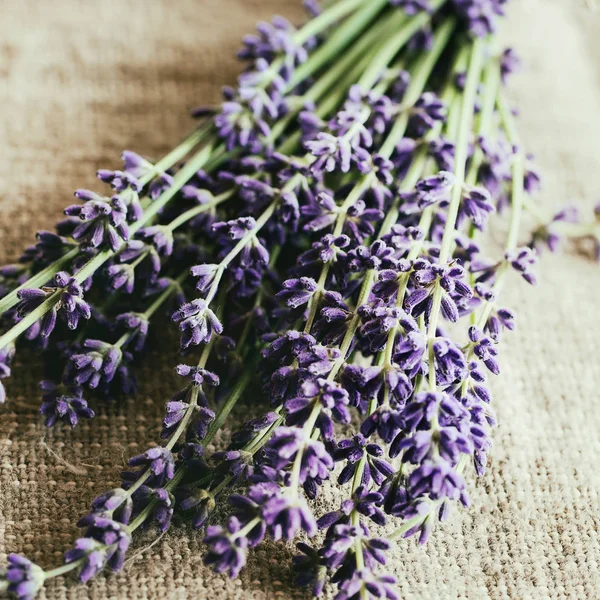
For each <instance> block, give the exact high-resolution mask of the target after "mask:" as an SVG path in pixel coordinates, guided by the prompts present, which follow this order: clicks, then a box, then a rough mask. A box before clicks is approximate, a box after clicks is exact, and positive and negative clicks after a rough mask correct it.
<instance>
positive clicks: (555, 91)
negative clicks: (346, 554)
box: [0, 0, 600, 600]
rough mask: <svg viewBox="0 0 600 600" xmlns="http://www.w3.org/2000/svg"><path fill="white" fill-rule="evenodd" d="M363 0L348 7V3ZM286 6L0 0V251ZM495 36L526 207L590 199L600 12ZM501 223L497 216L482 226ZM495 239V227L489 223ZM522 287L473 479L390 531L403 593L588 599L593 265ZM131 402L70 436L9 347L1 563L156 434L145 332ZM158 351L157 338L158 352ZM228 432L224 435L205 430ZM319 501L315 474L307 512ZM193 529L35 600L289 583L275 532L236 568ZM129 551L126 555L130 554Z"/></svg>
mask: <svg viewBox="0 0 600 600" xmlns="http://www.w3.org/2000/svg"><path fill="white" fill-rule="evenodd" d="M365 1H366V0H365ZM299 4H300V0H293V1H291V0H179V1H178V2H169V1H168V0H96V1H95V2H92V1H87V0H54V1H53V2H44V1H41V0H38V1H34V0H4V1H3V2H2V18H1V19H0V106H1V109H0V127H1V128H2V129H1V131H0V144H1V147H2V160H0V262H2V263H3V262H6V261H8V260H12V259H15V258H16V257H17V256H18V254H19V252H20V250H21V249H22V248H24V247H25V246H26V245H27V244H28V243H29V242H30V240H31V239H32V236H33V233H34V232H35V231H36V230H37V229H39V228H51V226H52V223H53V222H54V220H55V219H56V218H57V217H58V216H59V215H60V212H61V209H62V207H64V206H65V205H67V204H69V203H70V199H71V194H72V191H73V190H74V189H76V188H77V187H82V186H83V187H85V186H89V185H93V183H92V182H93V179H94V172H95V169H97V168H99V167H116V166H117V165H118V157H119V153H120V151H121V150H122V149H124V148H128V149H132V150H135V151H138V152H140V153H142V154H144V155H147V156H150V157H156V158H158V157H160V156H161V155H162V153H164V152H165V151H167V150H168V149H169V148H170V147H172V146H173V145H174V144H175V143H176V142H177V141H178V140H179V139H181V138H182V136H183V135H184V134H185V132H186V131H187V130H188V128H189V127H190V122H189V120H188V118H187V116H186V111H187V110H188V109H189V108H191V107H193V106H195V105H197V104H202V103H207V102H211V101H216V100H217V99H218V97H219V89H220V87H221V86H222V85H223V84H226V83H231V82H233V81H234V78H235V75H236V72H237V69H238V65H237V64H236V63H235V61H234V58H233V55H234V51H235V50H236V49H237V47H238V44H239V40H240V38H241V36H242V35H243V34H244V33H246V32H249V31H251V30H252V28H253V26H254V23H255V22H256V21H257V20H259V19H261V18H263V19H264V18H268V17H269V16H270V15H272V14H274V13H281V14H284V15H286V16H290V17H298V16H299V15H300V11H299V6H298V5H299ZM513 4H514V5H515V6H513V7H512V10H511V11H510V15H509V19H508V21H507V22H506V25H505V29H506V30H507V36H508V37H509V38H510V42H511V43H513V44H514V45H515V46H516V47H517V48H518V50H519V51H520V53H521V55H522V56H523V58H524V61H525V64H526V71H525V73H524V74H523V75H520V76H518V77H517V78H515V80H514V82H513V85H512V87H511V96H512V97H513V98H514V99H515V100H516V102H517V103H518V104H519V106H520V108H521V112H522V119H521V122H522V123H521V125H522V135H523V138H524V140H525V142H526V143H527V145H528V147H529V148H530V149H531V151H532V152H534V153H535V154H536V155H537V159H538V163H539V165H540V167H541V168H542V170H543V172H544V175H545V183H544V192H543V194H542V197H541V200H542V201H543V203H545V204H547V205H549V206H550V207H555V206H557V205H559V204H560V203H563V202H565V201H569V200H573V201H576V202H577V203H578V204H580V206H582V208H583V209H585V210H588V211H591V207H592V206H593V203H594V201H596V200H598V199H600V183H598V177H597V170H598V166H597V165H598V162H597V161H598V157H599V156H600V142H599V140H600V113H599V111H598V109H599V108H600V73H599V71H598V64H599V61H600V43H599V41H598V34H599V33H600V17H599V16H598V14H597V13H596V14H595V15H594V14H593V13H592V12H589V11H588V10H587V9H586V8H585V7H584V2H583V0H582V1H581V5H580V4H579V2H578V1H576V0H520V1H519V2H517V1H516V0H515V1H514V2H513ZM501 230H502V226H499V231H501ZM496 235H497V236H498V235H499V234H496ZM540 280H541V281H540V285H539V286H538V287H537V288H535V289H532V288H530V287H528V286H526V285H525V284H524V283H522V282H521V281H517V279H516V277H515V279H513V280H512V281H511V286H510V290H509V291H508V292H507V294H506V304H507V305H508V306H511V307H514V308H516V309H517V311H518V313H519V327H518V330H517V331H516V332H515V333H514V334H511V335H510V336H507V337H506V342H505V345H504V348H503V350H504V352H503V355H502V376H501V378H499V379H498V380H496V381H495V382H494V391H495V395H496V399H495V401H496V409H497V413H498V417H499V420H500V426H499V428H498V430H497V433H496V444H495V448H494V450H493V453H492V459H491V465H490V469H489V472H488V474H487V475H486V476H485V477H484V478H483V479H481V480H479V481H478V482H477V483H475V482H471V483H472V504H473V506H472V508H471V509H470V510H469V511H457V512H456V513H455V514H454V515H453V518H452V520H451V521H450V522H449V523H447V524H444V525H443V526H440V527H439V528H438V529H437V531H436V532H435V534H434V536H433V539H432V540H431V542H430V543H429V544H428V545H427V546H426V547H419V546H418V545H417V544H416V542H415V541H414V540H410V541H404V542H401V543H400V544H399V546H398V549H397V551H396V552H395V553H394V555H393V561H392V564H391V567H390V569H391V570H392V571H393V572H394V573H395V575H396V576H397V578H398V581H399V589H400V591H401V596H402V597H403V598H410V599H417V598H426V599H437V598H442V599H452V598H469V600H476V599H483V598H494V599H496V598H519V599H521V598H535V599H538V598H539V599H541V598H597V597H600V576H599V574H598V563H599V562H600V542H599V519H600V517H599V512H600V511H599V509H600V504H599V495H600V474H599V471H598V467H597V464H598V457H599V456H600V441H599V440H600V435H599V433H598V432H599V431H600V397H599V394H598V390H599V389H600V367H599V366H598V339H600V320H599V318H598V312H597V306H598V299H597V296H596V294H598V293H600V267H599V266H598V265H597V264H594V263H592V262H591V261H588V260H586V259H584V258H581V257H579V256H577V255H576V253H574V252H570V253H567V254H564V255H559V256H550V257H548V258H547V259H546V260H545V261H544V263H543V265H542V267H541V275H540ZM160 338H161V336H160V335H159V334H158V333H155V334H154V343H153V346H152V347H153V348H154V350H153V351H152V352H151V353H150V355H149V356H148V358H147V360H146V362H145V364H144V365H143V366H141V367H140V368H139V380H140V382H141V385H140V391H139V395H138V396H137V398H135V399H132V400H129V401H125V402H122V403H120V404H118V405H110V406H108V407H106V408H102V407H101V408H100V409H99V410H98V413H99V414H98V416H97V418H96V419H95V420H93V421H92V422H89V423H84V424H83V425H81V426H80V427H79V428H77V429H75V430H74V431H69V430H66V429H60V428H58V429H56V430H50V431H49V430H46V429H45V428H44V426H43V425H42V423H41V421H40V418H39V416H38V414H37V409H38V406H39V394H38V391H37V381H38V380H39V378H40V374H41V368H40V366H39V364H38V363H37V362H36V361H35V359H34V358H33V357H31V356H29V355H27V354H22V355H21V356H20V357H19V358H18V360H17V364H16V368H15V376H14V378H13V379H12V380H11V382H10V383H9V394H10V398H9V401H8V402H7V404H6V405H5V406H3V407H1V408H0V490H1V491H0V564H2V563H4V562H5V560H6V554H7V553H9V552H22V553H25V554H27V555H28V556H29V557H30V558H32V559H33V560H34V561H36V562H39V563H40V564H42V565H44V566H48V567H49V566H53V565H56V564H59V563H60V561H61V558H62V554H63V552H64V551H65V550H67V549H68V548H69V547H70V545H71V543H72V540H73V539H74V538H75V537H76V535H77V528H76V526H75V523H76V521H77V518H78V517H79V516H80V515H82V514H85V511H86V509H87V507H88V506H89V503H90V500H91V499H92V498H93V497H94V496H95V495H97V494H98V493H100V492H102V491H103V490H105V489H108V488H110V487H112V486H115V485H116V484H117V482H118V477H119V475H118V474H119V470H120V469H121V467H122V465H123V464H124V461H125V459H126V457H128V456H131V455H133V454H135V453H137V452H138V451H141V450H143V449H145V447H146V446H147V444H150V443H151V442H152V441H153V440H155V439H156V434H157V429H158V425H159V422H160V419H161V415H162V411H163V405H164V402H165V401H166V399H167V398H168V397H169V393H170V391H172V390H173V389H175V387H176V383H175V377H174V374H173V371H172V367H173V366H174V364H175V361H176V354H175V352H176V345H175V342H174V341H173V342H172V343H171V342H170V343H171V345H170V346H169V345H168V344H167V343H165V344H162V346H163V349H162V350H161V351H160V352H159V351H158V347H159V346H160V345H161V344H159V343H157V341H158V340H160ZM165 346H167V347H168V348H169V351H168V352H167V351H165V350H164V347H165ZM226 439H227V434H226V433H224V434H223V436H221V437H220V438H219V439H217V444H219V443H223V442H224V440H226ZM336 502H337V499H336V497H335V494H334V492H333V491H332V490H331V489H330V488H327V489H326V490H325V493H324V494H323V497H322V498H321V499H320V501H319V504H320V506H319V509H318V510H320V511H323V510H325V509H326V508H327V507H330V506H334V505H335V504H336ZM200 539H201V535H200V534H199V533H196V532H193V531H191V530H190V529H188V528H187V527H185V526H183V525H182V526H175V527H174V528H173V529H172V530H171V531H170V532H169V533H168V534H167V535H165V536H164V537H162V538H161V539H160V540H158V541H157V542H156V543H155V544H153V545H152V547H148V546H149V545H150V544H151V543H152V541H153V540H154V538H153V537H152V536H150V535H146V536H145V537H144V536H142V538H141V539H140V540H139V542H138V543H137V545H136V546H135V548H134V549H133V551H132V552H131V554H130V559H129V560H128V562H127V563H126V566H125V568H124V570H123V572H122V573H121V574H119V575H110V576H109V575H100V576H99V577H97V578H96V579H95V581H94V582H93V583H91V584H90V585H88V586H82V585H79V584H77V583H76V582H75V581H74V580H73V579H70V578H67V579H62V578H59V579H58V580H56V581H53V582H52V583H50V584H49V585H48V586H47V588H46V590H45V591H44V592H43V593H42V594H41V597H43V598H52V599H58V598H94V599H100V598H119V599H133V598H181V599H183V598H194V599H199V600H200V599H204V598H210V599H211V600H233V599H234V598H240V599H241V598H244V599H246V598H247V599H250V598H252V599H256V600H258V599H261V600H267V599H268V600H270V599H272V598H281V599H287V598H304V597H306V596H305V594H303V593H302V592H301V591H299V590H297V589H296V588H294V586H293V583H292V577H291V574H290V570H289V566H288V563H289V559H290V557H291V556H292V553H293V550H292V548H291V547H282V546H281V545H279V546H276V545H273V544H266V545H264V546H263V547H261V548H260V549H258V550H257V551H256V552H254V553H253V554H252V556H251V558H250V561H249V565H248V567H247V569H246V570H245V571H244V572H243V574H242V576H241V578H240V579H239V580H237V581H230V580H228V579H227V578H226V577H224V576H219V575H214V574H212V573H211V572H210V571H209V570H208V569H207V568H205V567H204V566H203V564H202V546H201V544H200ZM142 550H144V551H143V552H141V551H142Z"/></svg>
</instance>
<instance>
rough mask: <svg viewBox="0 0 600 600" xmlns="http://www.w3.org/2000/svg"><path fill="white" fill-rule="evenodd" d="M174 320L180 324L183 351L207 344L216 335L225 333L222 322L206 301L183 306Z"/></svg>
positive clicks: (174, 316)
mask: <svg viewBox="0 0 600 600" xmlns="http://www.w3.org/2000/svg"><path fill="white" fill-rule="evenodd" d="M172 319H173V321H174V322H175V323H178V324H179V329H180V330H181V332H182V336H181V347H182V348H183V349H185V348H188V347H189V346H190V345H194V346H197V345H198V344H207V343H208V342H210V340H211V339H212V336H213V335H214V334H215V333H216V334H221V333H222V332H223V326H222V325H221V322H220V321H219V319H218V318H217V316H216V315H215V313H214V312H213V311H212V310H211V309H210V308H209V307H208V305H207V304H206V302H205V301H204V300H192V301H191V302H189V303H188V304H183V305H182V306H181V307H180V308H179V310H177V311H175V312H174V313H173V317H172Z"/></svg>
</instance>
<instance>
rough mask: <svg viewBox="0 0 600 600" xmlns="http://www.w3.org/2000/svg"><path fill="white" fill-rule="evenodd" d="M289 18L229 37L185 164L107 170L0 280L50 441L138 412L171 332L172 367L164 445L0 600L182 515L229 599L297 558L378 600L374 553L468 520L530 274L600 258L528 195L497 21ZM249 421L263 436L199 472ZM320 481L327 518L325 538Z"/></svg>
mask: <svg viewBox="0 0 600 600" xmlns="http://www.w3.org/2000/svg"><path fill="white" fill-rule="evenodd" d="M306 4H307V8H308V10H309V12H310V14H311V19H310V20H308V21H307V23H306V24H305V25H303V26H301V27H299V28H295V27H293V26H292V25H291V24H290V23H288V22H287V21H285V20H284V19H282V18H275V19H274V20H273V22H272V23H261V24H260V25H259V27H258V33H257V34H256V35H252V36H248V37H246V38H245V39H244V44H243V48H242V50H241V51H240V53H239V56H240V58H241V59H242V60H243V61H244V62H245V63H246V65H247V68H246V70H245V71H244V72H243V73H242V75H241V76H240V78H239V81H238V85H237V86H236V87H235V88H228V89H226V90H225V91H224V98H225V99H224V102H223V104H222V105H221V107H219V108H213V107H202V108H200V109H198V110H197V111H196V113H195V116H196V117H197V118H198V119H200V125H199V126H198V128H197V129H196V130H195V131H194V132H193V133H192V134H191V135H190V136H189V137H188V138H187V139H186V140H185V141H184V142H183V143H182V144H181V145H180V146H178V147H177V148H176V149H175V150H173V152H171V153H170V154H169V155H167V156H166V157H165V158H163V159H162V160H160V161H158V162H156V163H152V162H150V161H148V160H147V159H145V158H143V157H141V156H139V155H138V154H135V153H133V152H130V151H126V152H124V153H123V162H124V165H123V168H122V169H121V170H114V171H109V170H101V171H99V172H98V178H99V179H100V180H101V181H102V182H104V183H106V185H107V192H106V195H100V194H97V193H95V192H91V191H89V190H78V191H77V192H76V193H75V195H76V197H77V199H78V200H79V201H80V202H79V203H77V204H74V205H72V206H69V207H67V208H66V209H65V216H66V219H65V220H64V221H61V222H60V223H58V224H57V226H56V231H55V232H47V231H43V232H39V233H38V235H37V241H36V243H35V245H33V246H31V247H30V248H28V249H27V250H26V251H25V253H24V254H23V256H22V257H21V259H20V260H19V262H18V263H17V264H14V265H7V266H5V267H3V268H1V269H0V380H2V381H0V401H2V402H4V401H5V400H6V401H10V391H11V390H10V381H9V377H10V373H11V370H10V366H11V361H12V359H13V357H14V354H15V351H16V348H17V345H30V346H33V347H34V348H36V349H38V350H39V351H40V352H43V353H44V354H45V355H46V356H47V357H48V361H47V362H48V373H49V377H48V379H46V380H44V381H42V382H41V384H40V387H41V390H42V405H41V409H40V412H41V413H42V415H43V416H44V418H45V423H46V425H48V426H55V425H57V424H67V425H70V426H71V427H75V426H77V424H78V422H79V421H80V420H81V419H92V418H93V417H94V411H93V408H92V407H93V406H94V403H97V402H101V401H102V398H114V397H119V396H122V395H132V394H134V392H135V372H136V363H137V362H139V361H140V360H141V359H142V358H143V351H144V348H145V346H146V345H147V335H148V332H149V329H150V328H151V327H154V326H155V324H156V323H157V321H158V322H159V323H160V317H161V314H162V313H164V312H167V313H168V314H169V316H170V317H171V319H172V321H173V322H174V326H175V325H176V326H177V327H178V329H179V330H180V333H181V351H182V353H183V355H184V357H185V358H184V361H183V362H182V363H181V364H179V365H178V366H176V369H177V373H178V374H179V375H180V376H181V378H182V384H181V389H179V390H177V391H175V392H174V394H173V396H172V397H171V398H170V399H169V401H168V402H167V405H166V414H165V418H164V421H163V428H162V432H161V439H162V440H163V442H162V444H158V445H155V446H152V447H151V448H150V449H148V450H147V451H146V452H144V453H142V454H140V455H138V456H135V457H133V458H131V459H130V460H129V467H130V470H128V471H126V472H124V473H123V478H122V484H121V487H119V488H117V489H114V490H110V491H107V492H105V493H103V494H101V495H100V496H99V497H98V498H96V499H95V500H94V501H93V503H92V507H91V510H90V513H89V514H88V515H86V516H84V517H83V518H82V519H81V520H80V523H79V524H80V526H81V527H82V528H83V534H82V537H80V538H79V539H77V540H76V541H75V543H74V545H73V547H72V548H71V549H70V550H68V551H67V552H66V554H65V561H64V564H62V565H59V566H56V567H55V568H52V567H50V568H47V569H45V568H42V567H40V566H38V565H36V564H34V563H33V562H31V561H30V560H28V559H27V558H25V557H23V556H20V555H15V554H12V555H10V556H9V564H8V567H7V569H6V570H5V571H4V572H3V573H2V574H1V575H0V592H1V591H8V592H9V593H13V594H15V595H16V596H17V597H18V598H20V599H22V600H26V599H29V598H33V597H34V596H35V594H36V593H37V591H38V590H39V589H40V587H41V586H42V585H43V583H44V581H45V580H46V579H50V578H53V577H57V576H62V575H64V574H66V573H68V572H71V571H74V572H76V573H77V574H78V576H79V579H80V580H81V581H83V582H85V581H88V580H89V579H90V578H92V577H94V576H95V575H97V574H98V573H100V572H101V571H102V570H104V569H105V568H108V569H109V570H112V571H117V570H119V569H120V568H121V567H122V566H123V563H124V560H125V557H126V555H127V551H128V549H129V546H130V543H131V540H132V536H133V533H134V532H135V531H136V530H137V529H138V528H140V527H142V526H145V525H149V524H154V526H155V527H156V529H157V530H158V531H159V532H164V531H166V530H167V529H168V528H169V527H170V525H171V520H172V517H173V515H174V514H175V513H177V514H179V515H181V516H182V517H183V518H186V517H187V518H189V519H190V520H191V521H192V523H193V525H194V527H196V528H198V529H203V530H204V536H205V537H204V541H205V544H206V554H205V560H206V562H207V563H208V564H209V565H212V566H213V568H214V569H215V570H217V571H219V572H227V573H228V574H229V575H231V576H232V577H235V576H237V574H238V573H239V572H240V570H241V569H242V568H243V567H244V565H245V562H246V556H247V554H248V552H249V551H250V549H251V548H254V547H256V546H257V545H259V544H260V543H261V542H262V541H263V540H264V539H265V537H267V536H268V537H270V538H272V539H274V540H284V541H291V540H294V539H296V538H298V537H300V536H302V539H303V540H304V541H301V542H299V543H298V550H299V554H298V556H297V557H296V558H295V559H294V569H295V570H296V571H297V575H298V583H299V584H300V585H303V586H308V587H310V589H311V590H312V593H313V594H314V595H316V596H318V595H320V594H321V592H322V591H323V589H324V587H325V586H326V585H331V586H334V587H335V589H336V590H337V591H336V596H335V597H336V599H338V600H348V599H357V600H359V599H367V598H389V599H394V598H399V595H398V592H397V591H396V590H395V587H394V579H393V577H392V576H390V575H388V574H386V572H385V564H386V552H387V551H388V550H389V548H390V547H391V545H392V544H394V543H400V542H401V540H402V539H403V538H406V537H410V536H417V538H418V540H419V542H421V543H425V542H426V541H427V539H428V538H429V537H430V535H431V532H432V530H433V528H434V526H435V525H436V523H437V522H438V521H444V520H445V519H447V518H448V517H449V515H450V513H451V510H452V507H453V506H454V505H455V504H457V503H458V504H460V505H463V506H468V505H469V497H468V491H467V482H468V481H469V479H470V478H471V477H472V473H473V471H474V472H475V474H476V475H478V476H482V475H483V474H484V472H485V468H486V462H487V454H488V453H489V451H490V448H491V431H492V429H493V427H494V425H495V417H494V413H493V409H492V407H491V402H492V395H491V392H490V389H489V387H488V385H487V379H488V377H489V375H490V374H492V375H498V373H499V366H498V361H497V355H498V343H499V341H500V338H501V336H502V335H503V333H504V332H505V331H506V330H509V331H510V330H512V329H513V328H514V326H515V315H514V314H513V312H512V311H511V310H510V309H509V308H506V307H504V306H503V305H502V303H501V292H502V290H503V287H504V286H505V285H506V283H507V282H508V280H509V278H510V276H511V273H516V274H517V275H520V276H521V277H522V278H523V279H524V280H525V281H526V282H527V283H528V284H535V283H536V277H535V264H536V262H537V260H538V253H539V250H540V249H541V248H542V247H544V246H547V247H549V248H550V250H553V251H554V250H556V249H557V248H558V246H559V244H560V241H561V239H562V238H563V237H566V236H568V237H580V238H585V239H586V240H591V243H592V245H593V247H594V249H595V251H596V253H597V254H598V253H599V250H598V249H599V248H600V241H599V240H600V223H599V220H598V219H596V220H594V221H593V222H591V223H582V222H580V219H579V217H578V215H577V214H576V213H575V211H573V210H572V209H564V210H562V211H561V212H560V213H558V214H557V215H555V216H553V217H550V218H548V217H547V216H546V214H545V211H544V210H543V209H541V208H539V207H538V205H537V204H536V203H535V202H534V201H533V199H532V196H533V195H534V193H535V192H536V191H537V190H538V188H539V185H540V178H539V175H538V174H537V172H536V170H535V168H534V167H533V165H532V157H531V156H530V155H528V154H527V153H526V151H525V149H524V148H523V146H522V143H521V141H520V139H519V134H518V128H517V124H516V119H515V115H514V111H513V110H512V109H511V107H510V105H509V103H508V101H507V99H506V96H505V91H504V84H505V83H506V80H507V79H508V77H509V75H510V73H511V72H513V71H514V70H515V69H516V68H517V67H518V65H519V61H518V58H517V56H516V54H515V53H514V52H513V51H512V50H504V51H503V50H502V49H501V48H499V47H498V42H497V40H496V36H495V32H496V28H497V26H498V24H499V18H500V17H501V15H502V14H503V7H504V4H505V2H503V1H502V0H477V1H475V0H368V1H367V0H336V1H334V2H328V3H327V4H326V6H324V7H323V8H322V9H321V8H320V7H319V6H318V5H317V3H316V2H306ZM494 213H497V214H498V217H499V218H497V217H496V216H493V215H494ZM525 213H530V214H531V215H533V217H534V219H535V220H536V222H537V224H536V225H535V226H534V227H533V228H531V229H530V230H529V231H526V230H525V227H524V222H525V219H524V215H525ZM597 213H598V215H600V210H598V211H597ZM492 220H493V223H494V227H495V228H497V229H498V231H500V232H502V235H503V238H504V242H503V248H502V250H501V251H499V252H498V251H496V250H492V251H491V252H490V251H489V250H488V248H489V246H490V245H489V244H488V243H486V242H487V240H488V239H489V236H490V227H489V226H490V222H492ZM504 222H507V224H508V225H507V226H505V225H503V223H504ZM57 357H58V358H57ZM174 366H175V365H174ZM50 375H51V376H50ZM3 382H5V383H6V389H5V387H4V384H3ZM257 383H258V384H259V385H256V384H257ZM257 389H260V390H262V397H258V398H257V392H256V390H257ZM259 396H260V394H259ZM238 402H247V404H248V406H247V410H248V411H249V412H251V414H252V418H251V419H250V420H249V421H248V422H247V423H246V424H245V425H244V426H243V427H241V428H240V429H239V430H238V431H236V432H235V433H234V434H233V435H232V436H231V439H230V443H229V445H228V446H227V447H226V448H224V449H222V450H221V451H218V452H215V453H212V454H211V453H209V452H208V448H209V446H210V444H211V443H212V442H213V440H214V438H215V435H216V433H217V432H218V431H219V430H220V429H221V427H222V426H223V425H224V423H225V422H226V420H227V419H228V417H229V415H230V413H231V411H232V410H233V408H234V406H235V405H236V404H237V403H238ZM266 407H269V408H266ZM332 480H333V481H332ZM323 485H336V486H338V488H339V489H338V490H337V492H336V495H337V496H338V497H339V498H340V502H339V506H337V507H335V510H334V511H333V512H330V513H327V514H316V513H315V509H314V505H313V503H312V500H314V498H316V496H317V494H318V493H319V489H320V488H321V486H323ZM217 507H223V508H224V507H229V510H228V511H227V512H230V513H231V514H230V516H229V517H228V518H226V519H224V517H223V514H224V511H223V510H217ZM309 537H310V538H312V540H310V543H309V541H308V540H307V538H309Z"/></svg>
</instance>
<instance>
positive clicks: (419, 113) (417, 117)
mask: <svg viewBox="0 0 600 600" xmlns="http://www.w3.org/2000/svg"><path fill="white" fill-rule="evenodd" d="M445 119H446V105H445V104H444V103H443V102H442V101H441V100H440V99H439V98H438V97H437V96H436V95H435V94H434V93H433V92H425V93H424V94H422V95H421V97H420V98H419V99H418V100H417V101H416V102H415V105H414V107H413V108H412V110H411V119H410V127H411V129H412V131H413V132H414V133H415V135H416V137H422V136H423V135H425V134H426V133H427V132H428V131H429V130H430V129H432V128H433V127H435V124H436V123H437V122H439V121H444V120H445Z"/></svg>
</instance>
